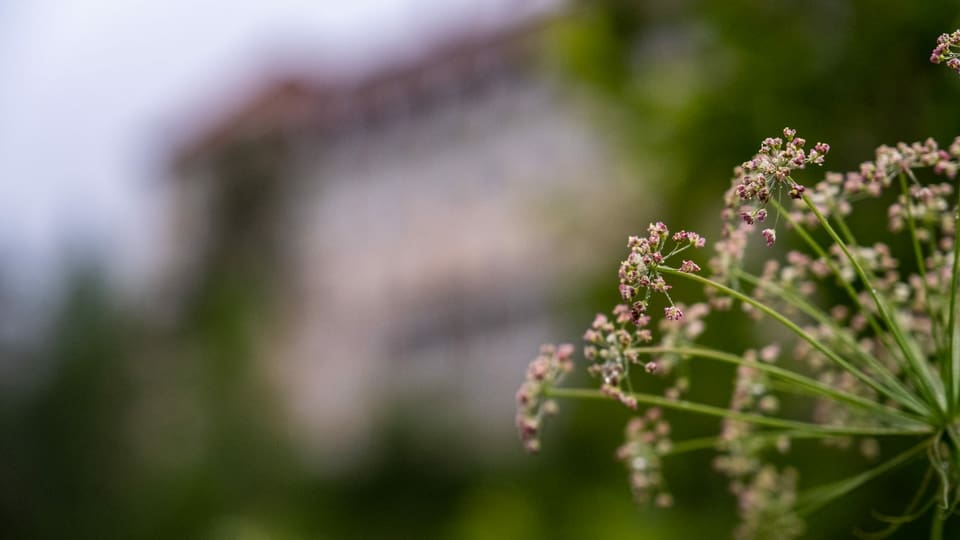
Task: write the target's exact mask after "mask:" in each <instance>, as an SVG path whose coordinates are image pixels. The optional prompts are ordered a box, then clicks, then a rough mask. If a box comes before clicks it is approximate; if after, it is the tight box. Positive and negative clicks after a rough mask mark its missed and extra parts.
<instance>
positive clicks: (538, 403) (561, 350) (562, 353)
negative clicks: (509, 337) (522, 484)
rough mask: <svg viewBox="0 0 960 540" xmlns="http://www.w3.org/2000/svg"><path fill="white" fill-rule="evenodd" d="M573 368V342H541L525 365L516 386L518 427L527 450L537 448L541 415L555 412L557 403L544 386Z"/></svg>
mask: <svg viewBox="0 0 960 540" xmlns="http://www.w3.org/2000/svg"><path fill="white" fill-rule="evenodd" d="M571 371H573V345H570V344H564V345H560V346H559V347H555V346H553V345H543V346H542V347H540V355H539V356H537V357H536V358H535V359H534V360H533V361H532V362H530V365H529V366H528V367H527V380H526V381H524V383H523V385H521V386H520V389H519V390H517V396H516V399H517V418H516V422H517V430H518V431H519V432H520V440H521V441H523V446H524V448H526V449H527V451H528V452H537V451H539V450H540V438H539V437H540V427H541V425H542V424H543V419H544V416H547V415H552V414H556V413H557V403H556V401H553V400H551V399H549V398H548V397H547V395H546V392H547V389H549V388H550V387H552V386H554V385H556V384H558V383H559V382H560V381H561V380H563V377H564V375H566V374H567V373H570V372H571Z"/></svg>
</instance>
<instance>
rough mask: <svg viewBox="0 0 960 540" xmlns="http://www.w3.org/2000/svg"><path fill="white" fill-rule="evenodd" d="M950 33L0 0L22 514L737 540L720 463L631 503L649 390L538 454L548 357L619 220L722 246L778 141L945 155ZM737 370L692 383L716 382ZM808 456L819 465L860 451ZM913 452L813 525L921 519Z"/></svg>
mask: <svg viewBox="0 0 960 540" xmlns="http://www.w3.org/2000/svg"><path fill="white" fill-rule="evenodd" d="M958 25H960V7H958V6H957V5H956V3H955V2H946V1H944V2H938V1H929V2H913V3H910V2H907V3H905V2H902V1H884V0H878V1H869V2H868V1H833V0H831V1H827V0H822V1H811V2H787V1H779V0H755V1H729V2H697V1H666V0H663V1H640V0H594V1H581V2H575V1H569V2H562V1H550V0H542V1H533V0H514V1H509V0H456V1H442V0H358V1H355V2H306V1H298V0H278V1H274V2H263V3H253V2H250V3H243V2H226V1H222V0H212V1H209V2H199V3H198V2H187V1H172V2H164V3H153V2H110V1H106V0H104V1H95V0H89V1H69V0H65V1H59V2H57V1H39V2H7V3H0V81H2V82H0V187H2V191H0V216H2V217H0V223H2V227H0V529H2V531H3V532H2V534H0V536H3V537H4V538H39V539H44V538H75V539H80V538H97V539H108V538H125V539H127V538H211V539H227V538H230V539H234V538H237V539H273V538H277V539H301V538H321V539H327V538H330V539H340V538H411V539H422V538H453V539H485V538H497V539H508V538H524V539H535V538H551V539H552V538H570V539H574V538H597V539H603V538H638V539H642V538H651V539H652V538H690V537H695V536H694V535H699V536H700V537H706V538H716V537H724V536H726V534H727V533H726V531H729V530H731V529H732V527H733V524H734V523H735V513H736V510H735V508H734V501H733V499H732V497H729V496H727V495H726V488H725V485H724V482H723V480H722V479H721V478H719V477H717V476H715V475H712V474H711V473H710V456H709V455H706V454H705V455H694V456H688V457H686V456H685V457H684V458H683V459H681V460H679V461H676V462H668V463H667V465H666V467H667V474H668V480H669V482H670V485H671V488H672V489H673V491H674V493H675V495H676V498H677V501H678V504H677V505H676V507H675V508H672V509H669V510H651V509H641V508H637V507H636V506H634V504H633V503H632V501H631V498H630V494H629V490H628V487H627V481H626V475H625V473H624V471H623V470H622V468H621V466H620V465H619V464H618V463H616V462H615V460H614V459H613V451H614V449H615V447H616V446H617V445H618V444H619V441H620V436H621V430H622V425H623V423H624V422H625V420H626V418H627V412H626V411H624V410H622V408H618V407H613V406H610V405H608V404H605V403H598V404H570V403H564V404H563V414H562V415H561V416H560V417H559V418H558V419H557V421H555V422H553V423H552V424H551V425H550V426H549V427H548V431H547V434H546V437H545V440H544V450H543V452H542V453H541V455H539V456H536V457H530V456H527V455H524V454H523V452H522V450H521V449H520V445H519V444H518V443H517V442H516V438H515V433H514V426H513V406H514V405H513V393H514V391H515V389H516V387H517V386H518V385H519V383H520V382H521V380H522V377H523V372H524V369H525V367H526V364H527V362H528V361H529V360H530V358H532V357H533V356H534V355H535V354H536V350H537V347H538V345H539V344H540V343H541V342H545V341H564V340H566V341H570V340H573V341H575V340H576V339H577V338H578V336H580V335H581V333H582V327H583V326H584V325H585V324H586V323H588V322H589V321H590V320H591V319H592V314H593V313H594V312H596V311H602V310H607V309H609V308H610V307H611V306H612V305H613V304H614V303H615V301H616V287H615V281H614V279H615V278H614V273H615V271H616V270H615V269H616V268H617V264H618V262H619V258H620V256H621V252H622V250H623V243H624V239H625V237H626V235H628V234H630V233H632V232H635V231H637V230H641V229H642V228H643V227H645V225H646V223H648V222H649V221H651V220H652V219H662V220H664V221H666V222H667V223H670V224H673V225H674V226H676V227H682V228H687V229H693V230H700V231H703V232H704V233H705V234H707V235H708V236H709V231H712V230H716V229H715V225H714V224H715V223H716V221H717V219H716V217H715V216H716V213H717V208H718V206H719V203H720V195H721V193H722V191H723V190H724V189H725V188H726V187H727V186H728V182H729V177H730V171H731V168H732V167H733V165H736V164H738V163H739V162H741V161H743V160H744V159H746V158H747V157H749V156H750V155H752V153H753V152H754V151H755V150H756V147H757V144H758V141H759V140H760V139H762V138H763V137H765V136H768V135H772V134H775V133H777V132H778V131H779V130H780V129H782V127H783V126H785V125H789V126H791V127H794V128H796V129H798V131H799V132H800V134H801V135H803V136H805V137H807V138H808V139H810V140H824V141H828V142H830V144H831V145H832V147H833V152H832V154H831V155H830V157H829V161H828V164H829V165H828V168H829V169H832V170H847V169H850V168H854V167H856V165H857V164H858V163H859V162H860V161H863V160H866V159H869V158H870V157H871V155H872V149H873V148H874V147H876V146H877V145H879V144H882V143H892V142H896V141H899V140H911V141H912V140H916V139H920V138H925V137H927V136H933V137H935V138H937V139H938V140H940V141H941V142H943V141H947V140H950V139H952V137H953V136H955V135H956V134H957V133H958V127H960V80H958V79H957V78H956V77H955V76H951V74H950V73H949V72H948V71H947V70H946V69H945V68H943V67H939V66H933V65H931V64H929V63H928V62H927V58H928V56H929V51H930V50H931V49H932V47H933V45H934V41H935V38H936V36H937V35H938V34H940V33H941V32H944V31H949V30H952V29H954V28H955V27H957V26H958ZM719 328H720V331H719V332H716V333H715V334H716V335H715V336H714V337H712V338H708V339H713V340H714V343H716V344H718V345H719V346H723V347H725V348H730V349H731V350H739V349H742V348H743V347H744V346H745V344H746V343H749V340H750V338H751V335H750V333H751V327H749V326H745V325H742V324H733V323H730V324H727V326H720V327H719ZM730 378H731V373H730V372H729V371H727V370H724V369H721V368H716V367H710V366H703V367H697V368H695V374H694V385H695V388H694V392H695V395H696V396H698V397H700V398H702V399H704V400H707V401H713V402H716V403H725V402H726V400H727V399H728V396H729V394H728V392H729V387H730V385H729V381H730V380H731V379H730ZM675 419H676V422H675V431H676V434H677V438H678V439H679V438H682V437H684V436H698V435H704V434H708V433H711V432H712V431H713V430H716V428H717V423H716V421H714V420H709V419H702V418H694V417H683V416H677V417H675ZM802 450H804V452H803V453H801V454H800V455H803V456H806V457H805V458H804V459H805V460H806V461H803V460H801V461H799V462H798V463H799V464H800V465H801V467H803V466H807V467H808V468H812V469H814V470H815V473H814V474H813V476H812V478H814V479H816V478H819V477H823V478H827V477H829V476H830V474H831V473H837V474H840V473H842V471H845V470H846V471H852V470H856V467H858V466H862V465H860V461H859V460H858V458H856V457H855V456H850V455H847V454H845V453H841V452H837V451H836V450H829V449H822V448H819V447H817V446H815V445H810V446H808V447H804V448H802ZM909 472H910V471H909V470H907V471H905V472H903V473H902V474H903V475H904V476H902V477H901V476H897V475H893V476H891V477H889V478H887V479H884V480H881V481H878V482H876V483H874V484H871V489H867V490H862V491H861V492H858V493H856V494H855V495H853V496H851V497H848V498H847V499H846V500H845V501H844V503H843V504H842V505H839V506H841V507H842V508H835V507H834V508H828V509H826V510H824V511H822V512H821V513H820V514H818V515H817V518H816V519H815V520H812V521H811V523H810V527H811V537H814V538H835V537H836V538H844V537H848V535H849V532H850V530H851V528H852V527H853V526H855V525H860V526H864V527H868V528H869V526H870V525H871V522H870V520H869V518H868V516H869V511H870V510H871V509H878V510H882V511H884V512H887V513H895V512H896V511H897V510H898V509H899V508H900V507H901V505H900V504H899V503H898V501H901V500H902V497H903V495H902V494H903V488H902V487H901V484H899V482H900V481H901V480H904V479H906V478H910V475H909ZM806 480H807V479H806V478H805V479H804V481H806ZM858 519H859V521H856V520H858ZM851 520H854V521H851ZM923 526H925V524H923V525H921V526H919V528H917V527H916V526H915V527H914V528H910V527H908V528H906V529H905V530H904V531H903V535H902V537H903V538H911V537H913V536H912V535H916V534H918V531H920V530H922V528H923Z"/></svg>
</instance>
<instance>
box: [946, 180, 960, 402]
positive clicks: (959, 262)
mask: <svg viewBox="0 0 960 540" xmlns="http://www.w3.org/2000/svg"><path fill="white" fill-rule="evenodd" d="M957 192H958V193H960V189H958V190H957ZM957 207H958V209H957V210H954V216H953V223H954V226H953V270H952V271H951V272H950V312H949V315H948V318H947V332H948V334H949V336H950V339H949V340H948V341H947V343H948V347H947V352H948V354H947V359H948V360H949V362H950V381H951V382H950V384H951V387H952V389H953V394H951V395H950V403H951V404H952V405H953V408H954V411H955V410H956V407H957V401H958V393H960V329H958V328H957V293H958V291H957V288H958V284H960V235H958V234H957V231H958V230H960V198H958V200H957Z"/></svg>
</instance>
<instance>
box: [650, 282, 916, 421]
mask: <svg viewBox="0 0 960 540" xmlns="http://www.w3.org/2000/svg"><path fill="white" fill-rule="evenodd" d="M657 269H658V270H659V271H661V272H664V273H666V274H670V275H674V276H679V277H682V278H684V279H689V280H692V281H696V282H697V283H700V284H702V285H707V286H710V287H713V288H715V289H717V290H718V291H720V292H722V293H724V294H726V295H728V296H732V297H733V298H736V299H737V300H740V301H741V302H743V303H746V304H750V305H751V306H753V307H755V308H757V309H759V310H760V311H762V312H764V313H765V314H767V315H768V316H770V317H771V318H773V319H774V320H776V321H777V322H779V323H780V324H782V325H783V326H785V327H786V328H787V329H788V330H790V331H791V332H793V333H794V334H796V335H797V336H798V337H800V338H801V339H803V340H804V341H806V342H807V343H809V344H810V345H811V346H812V347H813V348H814V349H816V350H818V351H820V352H821V353H823V354H824V355H825V356H826V357H827V358H829V359H830V360H831V361H833V362H834V363H836V364H837V365H839V366H840V367H842V368H843V369H845V370H846V371H847V372H849V373H850V374H851V375H853V376H854V377H856V378H857V379H859V380H860V381H862V382H863V383H864V384H866V385H867V386H869V387H870V388H873V389H874V390H876V391H877V392H878V393H880V394H882V395H884V396H887V397H888V398H890V399H892V400H894V401H896V402H898V403H900V404H901V405H904V406H905V407H908V408H911V409H913V408H914V407H915V405H914V402H913V399H912V396H911V395H910V394H909V393H902V392H901V393H898V392H897V391H895V390H893V389H888V388H886V387H885V386H883V385H881V384H879V383H877V381H875V380H873V379H872V378H870V377H869V376H868V375H866V374H865V373H864V372H862V371H860V370H859V369H857V367H856V366H854V365H853V364H851V363H850V362H848V361H846V360H844V359H843V358H841V357H840V356H839V355H837V353H835V352H834V351H833V350H831V349H830V348H829V347H827V346H826V345H824V344H823V343H822V342H821V341H819V340H818V339H816V338H814V337H813V336H811V335H810V334H808V333H807V332H806V331H804V330H803V329H802V328H800V327H799V326H797V324H796V323H794V322H793V321H791V320H790V319H788V318H787V317H785V316H784V315H783V314H782V313H780V312H778V311H776V310H774V309H773V308H771V307H769V306H767V305H766V304H764V303H762V302H759V301H757V300H756V299H754V298H752V297H750V296H747V295H745V294H743V293H741V292H740V291H735V290H733V289H731V288H729V287H727V286H726V285H723V284H721V283H717V282H716V281H713V280H711V279H707V278H705V277H702V276H698V275H697V274H689V273H686V272H681V271H679V270H676V269H674V268H669V267H666V266H660V267H658V268H657ZM916 412H918V413H920V414H922V415H926V414H928V413H929V412H930V411H928V410H918V411H916Z"/></svg>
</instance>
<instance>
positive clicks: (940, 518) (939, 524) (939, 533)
mask: <svg viewBox="0 0 960 540" xmlns="http://www.w3.org/2000/svg"><path fill="white" fill-rule="evenodd" d="M946 521H947V519H946V516H944V515H943V510H941V509H940V508H939V507H938V508H935V509H934V510H933V523H932V524H931V525H930V540H943V524H944V523H945V522H946Z"/></svg>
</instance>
